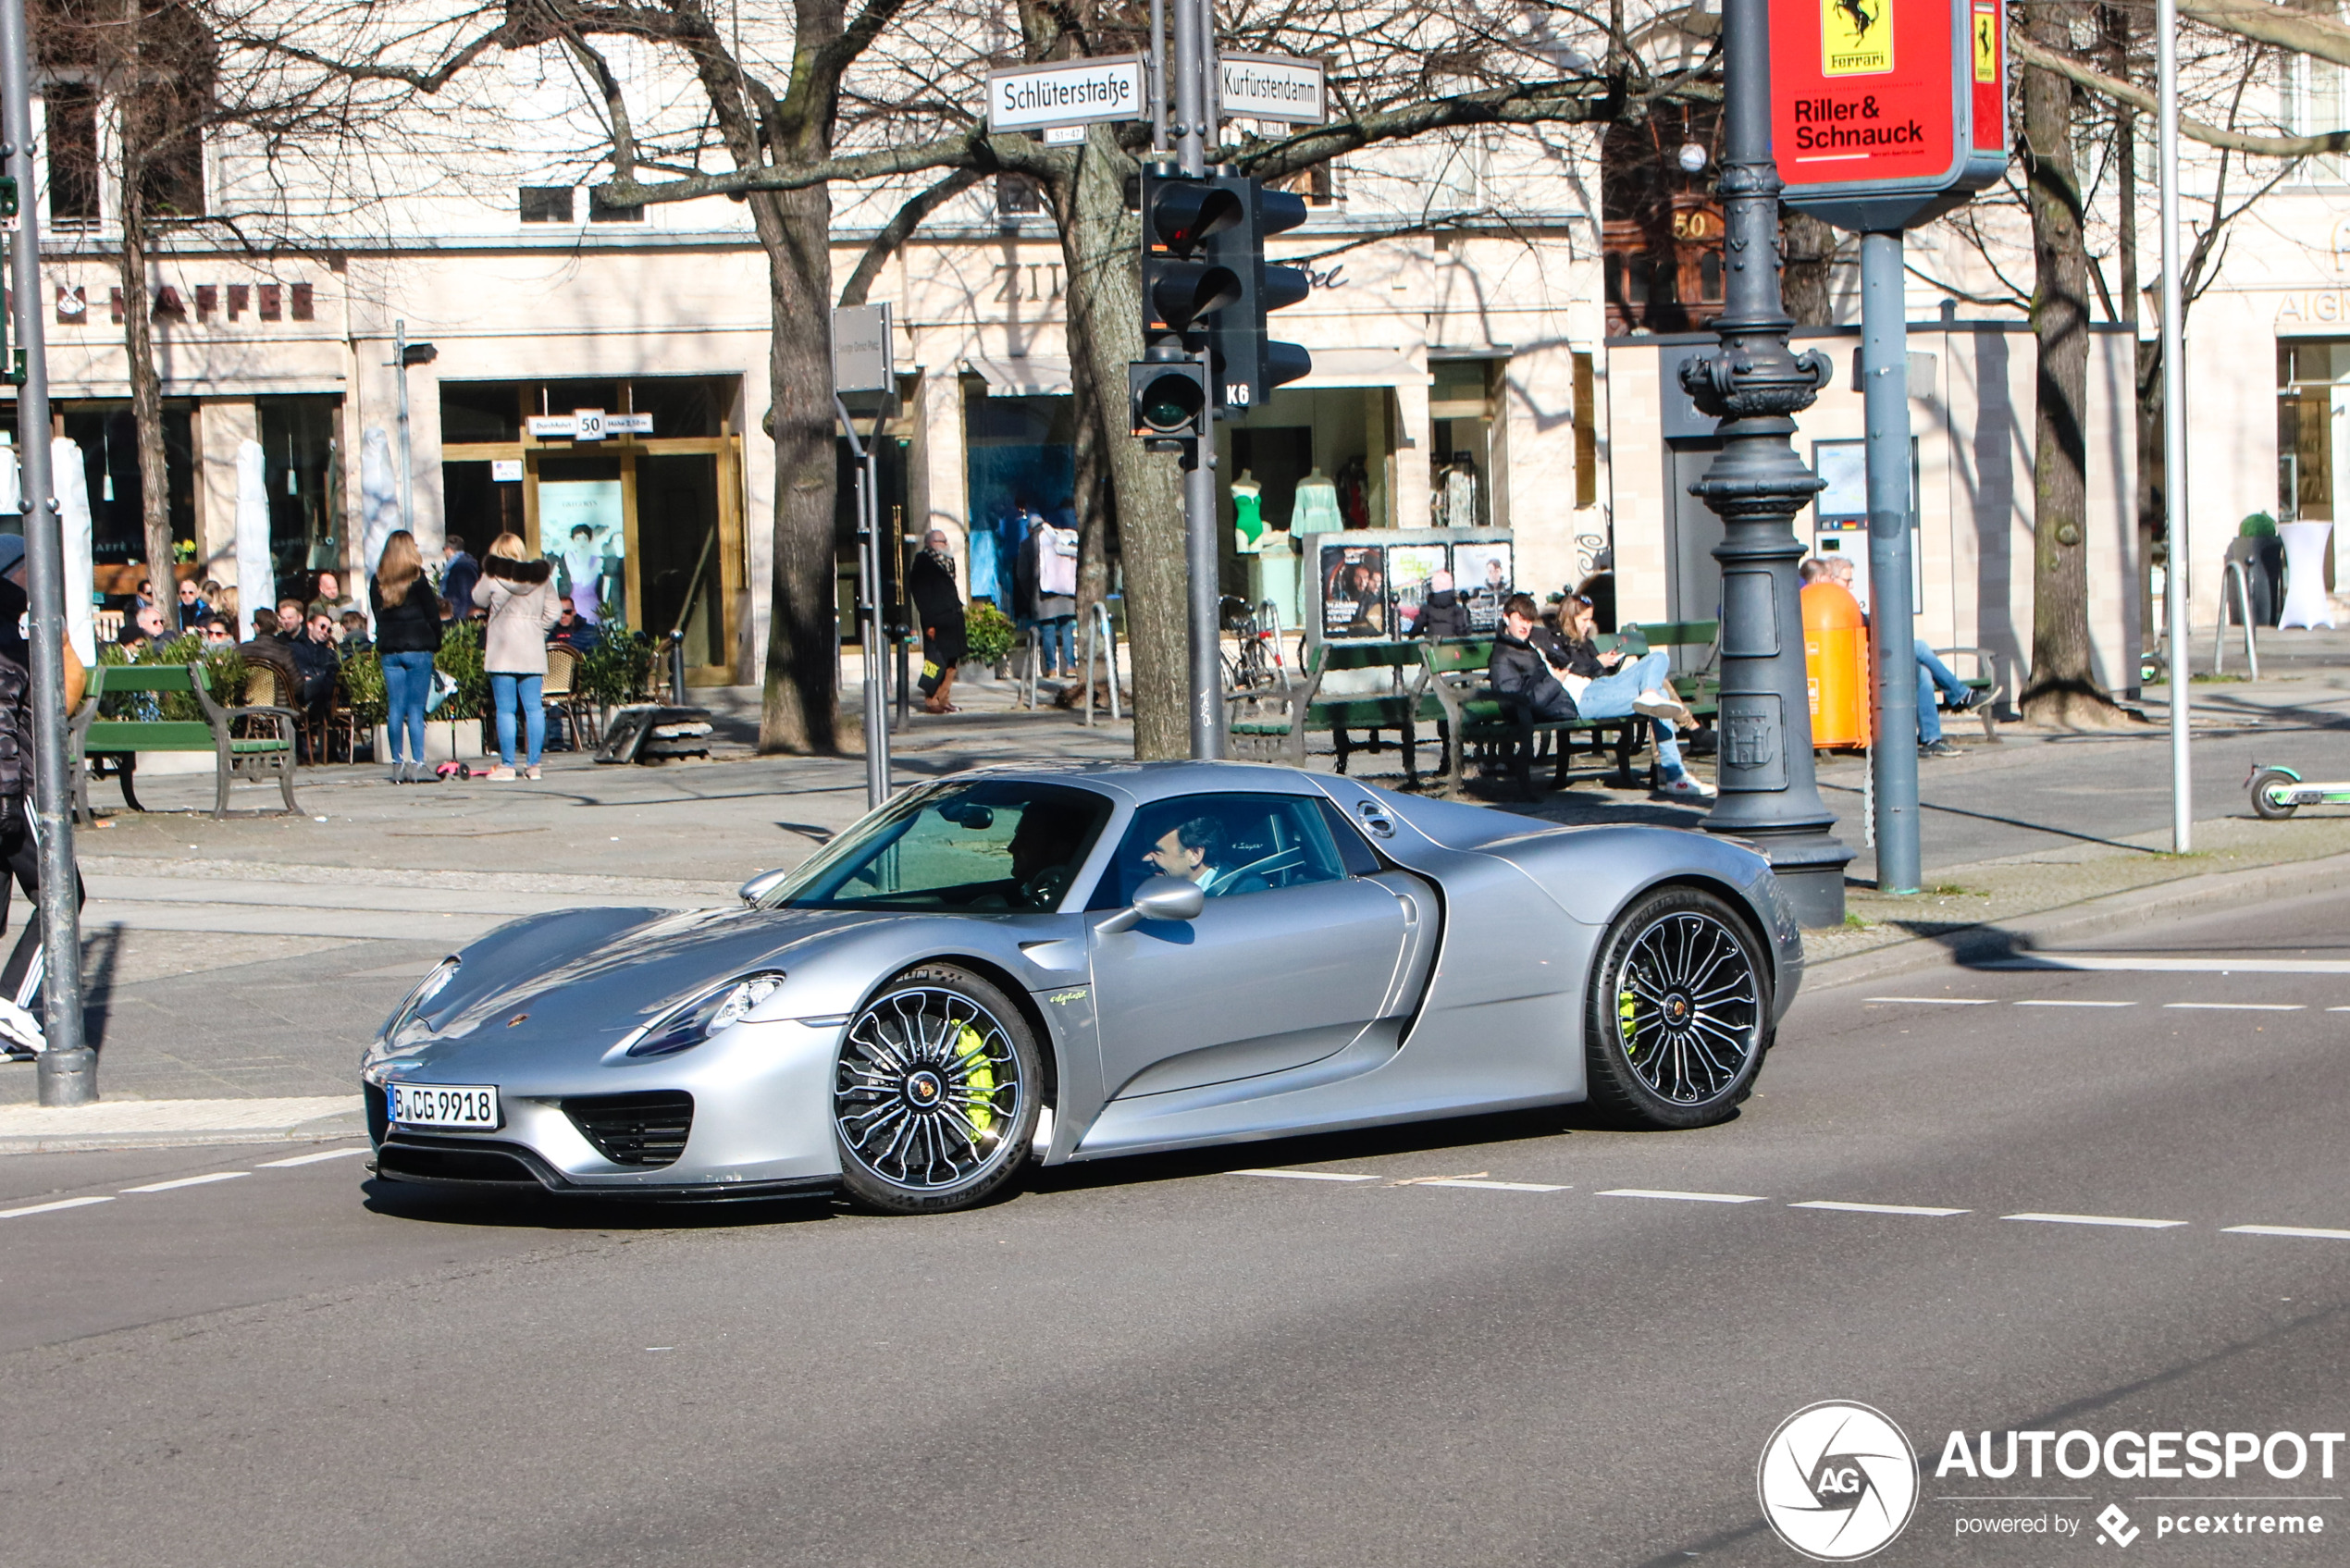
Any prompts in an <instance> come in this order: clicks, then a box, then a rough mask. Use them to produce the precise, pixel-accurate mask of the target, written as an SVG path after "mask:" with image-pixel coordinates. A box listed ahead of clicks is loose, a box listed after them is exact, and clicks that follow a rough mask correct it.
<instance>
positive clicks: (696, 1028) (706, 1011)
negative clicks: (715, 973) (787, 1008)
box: [621, 969, 784, 1057]
mask: <svg viewBox="0 0 2350 1568" xmlns="http://www.w3.org/2000/svg"><path fill="white" fill-rule="evenodd" d="M783 983H784V971H783V970H781V969H761V970H760V971H759V972H758V973H756V974H747V975H740V976H737V977H736V978H735V979H733V980H727V981H721V982H719V983H718V984H716V985H713V986H711V988H710V989H709V990H707V991H704V992H701V993H699V994H696V995H694V996H692V997H689V998H688V999H686V1001H684V1002H681V1003H679V1004H678V1005H677V1006H674V1007H672V1008H670V1009H669V1011H667V1012H665V1013H663V1014H662V1016H661V1017H659V1018H657V1019H654V1020H653V1021H652V1022H650V1023H649V1024H646V1025H645V1026H644V1027H643V1028H641V1029H639V1030H637V1031H636V1032H635V1033H634V1034H631V1035H629V1036H628V1037H627V1038H626V1039H625V1040H624V1041H623V1042H622V1043H621V1052H622V1054H623V1055H625V1056H639V1057H642V1056H668V1055H669V1054H671V1053H672V1052H674V1051H685V1050H689V1049H691V1048H692V1047H694V1046H696V1045H699V1044H700V1043H702V1042H703V1041H705V1040H707V1039H709V1038H710V1037H711V1035H713V1034H716V1033H717V1032H718V1031H720V1030H723V1029H726V1028H729V1027H731V1026H732V1025H734V1024H736V1023H739V1022H741V1021H742V1019H743V1016H744V1015H745V1014H747V1013H748V1012H749V1011H750V1010H751V1009H752V1008H753V1007H756V1006H759V1005H760V1004H761V1002H764V1001H765V1000H767V998H768V997H770V996H773V994H775V991H776V988H777V987H779V986H781V985H782V984H783Z"/></svg>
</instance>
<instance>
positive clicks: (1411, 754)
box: [1225, 642, 1441, 788]
mask: <svg viewBox="0 0 2350 1568" xmlns="http://www.w3.org/2000/svg"><path fill="white" fill-rule="evenodd" d="M1363 670H1384V671H1387V672H1389V676H1388V685H1389V687H1390V689H1389V690H1387V691H1383V692H1381V691H1365V692H1334V693H1331V694H1330V695H1329V696H1324V695H1323V692H1322V687H1323V684H1324V683H1325V682H1326V681H1327V680H1328V679H1329V677H1330V675H1331V674H1333V673H1338V672H1341V671H1363ZM1430 679H1431V677H1430V676H1429V673H1428V670H1427V668H1426V666H1425V665H1424V664H1423V662H1422V661H1421V658H1420V645H1419V644H1417V643H1413V642H1330V643H1324V644H1322V646H1321V647H1320V648H1316V649H1315V650H1314V652H1313V655H1312V657H1311V658H1310V659H1309V660H1308V661H1306V666H1305V679H1304V681H1303V682H1302V683H1300V684H1299V685H1294V686H1292V687H1290V688H1289V689H1287V690H1285V691H1249V692H1232V693H1228V694H1227V695H1226V698H1225V726H1226V734H1227V735H1228V736H1229V738H1230V742H1231V745H1230V747H1229V748H1228V749H1229V751H1230V753H1231V755H1232V756H1234V757H1253V758H1255V759H1259V760H1262V761H1277V760H1278V761H1285V762H1287V763H1289V765H1290V766H1291V767H1292V768H1303V767H1305V740H1306V736H1307V735H1309V734H1310V733H1312V732H1314V731H1317V730H1320V731H1326V732H1328V733H1329V735H1330V742H1331V746H1332V747H1333V748H1334V749H1335V750H1336V752H1337V753H1338V771H1339V772H1342V773H1343V772H1346V761H1347V759H1348V757H1350V756H1351V755H1352V754H1353V753H1354V751H1355V750H1356V749H1358V748H1357V747H1355V745H1354V732H1355V731H1357V730H1361V731H1367V732H1368V737H1367V740H1368V743H1367V745H1366V746H1365V747H1360V748H1359V749H1364V750H1369V751H1377V750H1379V748H1380V747H1379V731H1381V730H1394V731H1396V732H1397V733H1398V735H1400V736H1401V737H1402V744H1403V748H1404V778H1405V780H1406V781H1407V783H1408V784H1409V786H1410V787H1412V788H1417V787H1418V786H1419V782H1420V771H1419V729H1418V724H1419V721H1420V720H1422V719H1433V718H1436V717H1439V716H1440V714H1441V710H1440V709H1439V708H1438V707H1437V706H1436V705H1435V700H1434V698H1433V697H1432V695H1431V693H1430V690H1429V683H1430Z"/></svg>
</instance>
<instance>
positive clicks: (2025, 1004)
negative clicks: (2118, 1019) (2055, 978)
mask: <svg viewBox="0 0 2350 1568" xmlns="http://www.w3.org/2000/svg"><path fill="white" fill-rule="evenodd" d="M2016 1006H2019V1007H2134V1006H2137V1004H2136V1003H2135V1002H2018V1003H2017V1004H2016Z"/></svg>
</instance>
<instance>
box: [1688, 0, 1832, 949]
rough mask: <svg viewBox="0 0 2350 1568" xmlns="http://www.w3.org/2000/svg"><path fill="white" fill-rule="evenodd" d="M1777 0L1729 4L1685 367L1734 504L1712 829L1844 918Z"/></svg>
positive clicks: (1814, 918) (1799, 896)
mask: <svg viewBox="0 0 2350 1568" xmlns="http://www.w3.org/2000/svg"><path fill="white" fill-rule="evenodd" d="M1770 46H1771V9H1770V0H1725V3H1724V5H1723V8H1722V59H1723V66H1724V73H1725V75H1724V81H1723V94H1722V96H1723V115H1722V118H1723V122H1724V130H1725V138H1724V147H1723V159H1722V181H1721V186H1720V191H1721V196H1722V208H1723V217H1724V227H1725V230H1726V242H1725V250H1724V254H1725V256H1727V257H1728V258H1729V277H1728V278H1727V280H1726V287H1725V290H1724V300H1723V307H1722V314H1721V315H1720V317H1719V318H1717V319H1716V321H1715V322H1714V328H1715V330H1716V331H1717V332H1718V333H1719V334H1720V336H1721V348H1720V349H1719V351H1717V352H1715V353H1714V354H1713V356H1712V357H1711V358H1706V359H1693V360H1691V361H1689V362H1688V364H1686V365H1684V366H1683V367H1682V371H1681V384H1682V386H1683V388H1684V389H1686V390H1687V391H1688V393H1689V395H1690V397H1691V398H1693V399H1694V400H1695V401H1696V402H1697V405H1698V406H1699V407H1700V408H1701V409H1703V410H1704V411H1705V412H1706V413H1707V414H1712V415H1713V417H1715V418H1716V419H1719V420H1720V421H1721V422H1722V423H1721V426H1720V429H1719V434H1720V437H1721V440H1722V452H1721V455H1720V456H1718V457H1716V458H1715V459H1714V460H1713V463H1712V465H1711V466H1709V467H1708V468H1707V469H1706V471H1705V475H1704V477H1703V478H1701V479H1700V480H1699V481H1698V482H1697V483H1696V484H1695V485H1692V486H1691V487H1689V488H1690V489H1691V490H1692V491H1693V492H1695V493H1696V494H1697V495H1698V496H1699V497H1700V498H1701V500H1704V502H1705V504H1706V505H1707V506H1708V507H1710V508H1712V509H1713V512H1715V514H1716V515H1718V516H1719V517H1720V518H1721V519H1722V525H1723V541H1722V544H1721V546H1720V548H1718V549H1715V550H1714V552H1713V559H1714V560H1716V561H1718V562H1721V563H1722V694H1721V708H1720V718H1719V721H1718V727H1719V729H1720V733H1721V742H1720V746H1721V749H1720V751H1719V753H1718V756H1719V759H1720V772H1721V790H1722V793H1721V796H1720V798H1719V799H1718V800H1717V801H1716V802H1715V803H1714V807H1713V811H1712V812H1711V813H1710V814H1708V816H1707V818H1706V821H1705V826H1706V831H1708V832H1709V833H1725V834H1731V835H1735V836H1738V837H1740V838H1747V839H1751V840H1752V841H1754V843H1755V844H1756V845H1757V846H1760V847H1761V848H1762V851H1763V852H1764V853H1765V854H1766V855H1768V856H1769V857H1770V860H1771V865H1772V867H1773V869H1775V870H1776V871H1777V872H1778V875H1779V883H1780V885H1781V886H1782V887H1783V888H1785V890H1786V891H1787V896H1788V898H1789V899H1790V900H1791V901H1792V902H1793V904H1794V905H1795V908H1796V913H1797V917H1798V918H1799V919H1800V920H1801V921H1802V923H1803V924H1805V925H1807V926H1812V927H1820V926H1833V925H1841V924H1842V923H1843V920H1844V867H1845V864H1846V862H1848V861H1849V860H1850V859H1851V858H1852V852H1851V850H1849V849H1848V848H1846V847H1845V846H1843V845H1842V844H1840V843H1838V842H1837V838H1836V837H1835V835H1834V834H1833V833H1830V832H1829V829H1830V828H1831V827H1833V826H1834V825H1835V822H1836V817H1835V814H1834V813H1832V812H1831V811H1829V810H1828V809H1827V806H1826V804H1825V803H1824V801H1822V800H1821V798H1820V788H1819V784H1818V782H1817V780H1816V778H1815V776H1814V774H1813V772H1812V715H1811V705H1810V700H1809V692H1808V685H1807V683H1806V680H1805V676H1804V668H1803V610H1802V603H1801V600H1800V596H1799V588H1798V584H1797V578H1796V570H1795V568H1796V563H1797V562H1799V561H1800V560H1802V558H1803V547H1802V546H1801V545H1800V544H1798V543H1797V542H1796V538H1795V526H1794V524H1795V514H1796V512H1798V511H1799V510H1800V509H1801V508H1802V506H1803V505H1804V504H1805V502H1807V501H1809V500H1811V499H1812V496H1813V495H1814V494H1816V493H1817V492H1818V490H1819V488H1820V480H1819V478H1818V476H1817V475H1813V474H1812V471H1811V470H1810V469H1809V468H1806V467H1805V466H1804V465H1803V462H1802V460H1801V459H1800V458H1799V457H1797V456H1796V455H1795V446H1794V437H1795V417H1794V416H1795V415H1796V414H1798V413H1800V411H1802V410H1804V409H1806V408H1809V407H1811V406H1812V400H1813V399H1814V398H1816V397H1817V396H1818V395H1819V389H1820V388H1821V386H1822V385H1823V384H1824V382H1825V380H1826V378H1827V375H1828V364H1827V361H1826V359H1825V358H1824V356H1822V355H1820V354H1818V353H1817V352H1813V353H1808V354H1805V355H1803V356H1801V357H1800V358H1799V357H1798V356H1797V355H1796V353H1795V352H1794V351H1793V350H1792V349H1791V348H1790V347H1789V346H1788V343H1787V334H1788V333H1789V332H1790V331H1791V330H1792V329H1793V328H1794V326H1795V324H1794V323H1793V322H1792V321H1790V320H1789V319H1788V318H1787V311H1786V309H1785V307H1784V306H1783V305H1782V303H1781V302H1780V296H1779V273H1778V267H1777V265H1776V263H1777V259H1778V255H1779V192H1780V191H1781V190H1782V189H1783V187H1782V185H1781V182H1780V179H1779V171H1778V167H1777V165H1776V164H1775V163H1774V162H1773V161H1772V157H1771V57H1770Z"/></svg>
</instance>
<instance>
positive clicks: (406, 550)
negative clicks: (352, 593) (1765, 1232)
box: [367, 528, 441, 784]
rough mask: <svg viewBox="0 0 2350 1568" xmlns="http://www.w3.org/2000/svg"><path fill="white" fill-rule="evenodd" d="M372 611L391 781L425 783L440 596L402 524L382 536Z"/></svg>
mask: <svg viewBox="0 0 2350 1568" xmlns="http://www.w3.org/2000/svg"><path fill="white" fill-rule="evenodd" d="M367 602H368V604H369V606H370V607H372V608H373V609H374V611H375V612H376V652H377V655H378V656H380V658H381V659H382V661H383V671H384V738H385V741H386V745H387V748H388V749H389V750H390V752H391V782H392V783H393V784H423V783H424V782H425V781H426V779H427V777H428V776H429V775H428V774H427V772H426V771H425V770H426V764H425V698H427V695H429V694H430V692H431V691H432V656H433V655H434V654H435V653H437V652H439V649H440V629H441V626H440V597H439V595H438V594H436V593H434V592H433V591H432V585H431V584H430V583H428V582H427V581H426V580H425V562H424V557H423V555H422V554H421V553H420V552H419V551H418V550H417V549H416V536H415V535H414V534H412V533H410V532H409V531H408V530H407V529H405V528H402V529H399V530H398V531H396V532H395V533H393V534H392V536H391V537H390V538H388V539H386V540H384V551H383V559H382V560H381V561H379V562H377V563H376V574H375V575H374V576H373V577H371V578H369V579H368V582H367Z"/></svg>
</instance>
